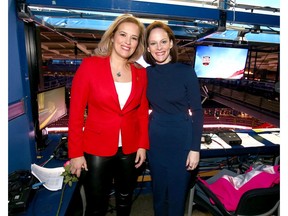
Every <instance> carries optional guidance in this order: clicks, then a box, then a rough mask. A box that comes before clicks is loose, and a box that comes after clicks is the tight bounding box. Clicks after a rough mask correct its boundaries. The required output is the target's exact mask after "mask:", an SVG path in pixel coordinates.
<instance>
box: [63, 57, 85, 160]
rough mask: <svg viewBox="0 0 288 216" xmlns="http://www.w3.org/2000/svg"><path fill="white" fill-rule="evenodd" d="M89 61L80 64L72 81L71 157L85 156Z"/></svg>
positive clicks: (69, 149) (69, 139)
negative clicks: (84, 133) (84, 129)
mask: <svg viewBox="0 0 288 216" xmlns="http://www.w3.org/2000/svg"><path fill="white" fill-rule="evenodd" d="M89 80H90V79H89V63H88V60H87V59H83V62H82V63H81V65H80V66H79V68H78V70H77V71H76V74H75V76H74V78H73V81H72V87H71V98H70V111H69V123H68V128H69V130H68V155H69V158H75V157H80V156H83V149H82V142H83V127H84V112H85V108H86V106H87V101H88V95H89Z"/></svg>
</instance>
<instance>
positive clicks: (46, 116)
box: [35, 86, 67, 150]
mask: <svg viewBox="0 0 288 216" xmlns="http://www.w3.org/2000/svg"><path fill="white" fill-rule="evenodd" d="M65 93H66V88H65V86H61V87H57V88H53V89H48V90H44V91H41V92H38V93H37V107H38V112H37V113H38V118H37V119H36V120H37V121H36V124H35V136H36V137H35V138H36V142H37V149H38V150H39V149H43V148H45V147H46V146H47V144H46V143H45V142H46V139H47V133H46V132H45V128H46V127H47V126H49V125H50V124H52V123H54V122H56V121H58V120H59V119H60V118H62V117H64V116H65V115H67V105H66V100H65Z"/></svg>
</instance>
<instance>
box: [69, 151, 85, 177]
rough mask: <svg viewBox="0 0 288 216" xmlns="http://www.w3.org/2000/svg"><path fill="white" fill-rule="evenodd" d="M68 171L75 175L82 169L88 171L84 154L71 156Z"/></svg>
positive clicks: (78, 174) (78, 175)
mask: <svg viewBox="0 0 288 216" xmlns="http://www.w3.org/2000/svg"><path fill="white" fill-rule="evenodd" d="M70 165H71V167H70V172H71V173H72V174H76V176H77V177H80V174H81V171H82V169H84V170H86V171H88V168H87V163H86V160H85V157H84V156H81V157H77V158H72V159H71V160H70Z"/></svg>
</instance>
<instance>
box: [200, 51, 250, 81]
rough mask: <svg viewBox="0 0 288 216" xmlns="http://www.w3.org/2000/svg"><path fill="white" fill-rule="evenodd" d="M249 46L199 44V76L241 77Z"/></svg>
mask: <svg viewBox="0 0 288 216" xmlns="http://www.w3.org/2000/svg"><path fill="white" fill-rule="evenodd" d="M247 54H248V49H247V48H234V47H233V48H232V47H215V46H197V47H196V55H195V64H194V68H195V72H196V74H197V76H198V77H199V78H222V79H241V78H242V77H243V75H244V69H245V64H246V59H247Z"/></svg>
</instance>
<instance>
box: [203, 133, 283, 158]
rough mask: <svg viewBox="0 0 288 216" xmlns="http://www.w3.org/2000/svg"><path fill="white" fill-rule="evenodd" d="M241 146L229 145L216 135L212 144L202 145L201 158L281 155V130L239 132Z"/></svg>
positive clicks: (213, 136)
mask: <svg viewBox="0 0 288 216" xmlns="http://www.w3.org/2000/svg"><path fill="white" fill-rule="evenodd" d="M235 132H236V134H237V135H238V136H239V137H240V138H241V140H242V143H241V144H240V145H232V146H231V145H229V144H227V143H226V142H225V141H224V140H222V139H221V138H220V137H219V136H217V135H216V134H210V136H211V138H212V143H211V144H201V152H200V154H201V158H209V157H225V156H233V155H247V154H276V155H277V154H278V155H279V154H280V130H274V129H271V130H260V129H258V130H238V131H235Z"/></svg>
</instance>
